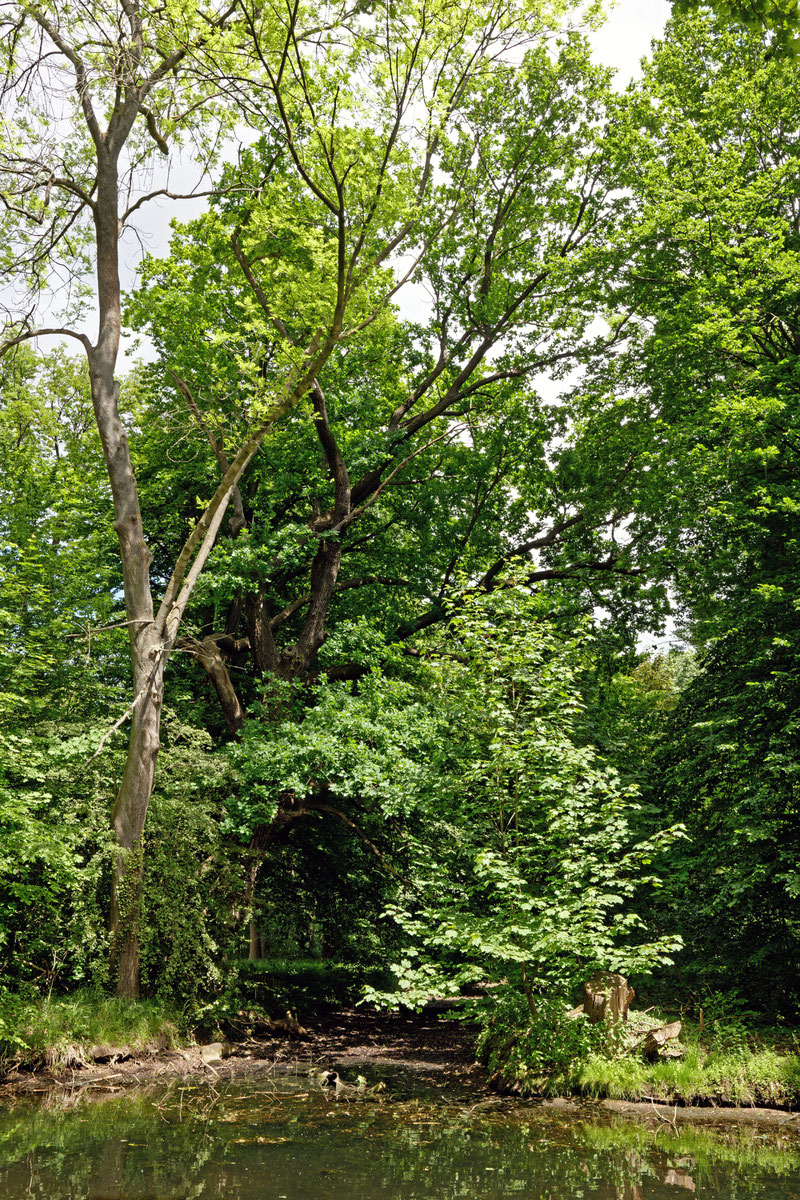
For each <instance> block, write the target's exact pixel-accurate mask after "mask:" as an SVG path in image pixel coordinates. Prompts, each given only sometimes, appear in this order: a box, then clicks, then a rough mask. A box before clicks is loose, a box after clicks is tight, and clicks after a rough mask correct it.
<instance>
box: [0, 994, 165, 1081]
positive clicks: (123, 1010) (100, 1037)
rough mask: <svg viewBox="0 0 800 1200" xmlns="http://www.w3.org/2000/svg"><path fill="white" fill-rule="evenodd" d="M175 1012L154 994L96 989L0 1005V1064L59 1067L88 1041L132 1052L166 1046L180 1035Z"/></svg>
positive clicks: (76, 1058)
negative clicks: (140, 996)
mask: <svg viewBox="0 0 800 1200" xmlns="http://www.w3.org/2000/svg"><path fill="white" fill-rule="evenodd" d="M182 1034H185V1030H184V1029H182V1028H181V1020H180V1017H179V1016H178V1015H177V1014H175V1013H173V1012H169V1011H167V1010H166V1009H165V1007H164V1006H163V1005H161V1004H159V1003H158V1002H157V1001H154V1000H141V1001H135V1002H134V1001H130V1000H122V999H119V998H118V997H115V996H103V995H102V994H98V993H97V992H95V991H91V990H86V991H79V992H74V993H73V994H72V995H69V996H58V997H46V998H37V999H32V1000H23V999H21V998H19V997H6V998H5V1000H4V1001H3V1003H2V1005H0V1064H1V1063H2V1062H5V1063H6V1064H8V1061H9V1060H11V1059H13V1060H14V1061H15V1062H17V1063H19V1064H22V1065H28V1066H37V1065H47V1066H49V1067H59V1066H64V1065H69V1064H70V1063H73V1064H74V1063H78V1062H81V1061H82V1060H83V1059H84V1058H86V1057H88V1055H89V1051H90V1049H91V1047H92V1046H97V1045H106V1046H112V1047H123V1046H124V1047H127V1048H128V1049H129V1050H130V1051H131V1052H132V1053H142V1052H143V1051H146V1050H149V1049H167V1048H168V1047H171V1046H175V1045H177V1044H178V1043H179V1041H180V1040H181V1035H182Z"/></svg>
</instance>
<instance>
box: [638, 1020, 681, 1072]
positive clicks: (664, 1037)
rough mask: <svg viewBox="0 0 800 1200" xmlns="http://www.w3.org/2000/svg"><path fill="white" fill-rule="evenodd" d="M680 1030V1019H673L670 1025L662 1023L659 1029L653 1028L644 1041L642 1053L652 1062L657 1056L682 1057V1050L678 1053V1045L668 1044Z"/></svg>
mask: <svg viewBox="0 0 800 1200" xmlns="http://www.w3.org/2000/svg"><path fill="white" fill-rule="evenodd" d="M680 1032H681V1023H680V1021H672V1022H671V1023H670V1024H669V1025H660V1026H659V1027H658V1029H651V1030H650V1032H649V1033H648V1035H647V1037H646V1038H645V1039H644V1041H643V1042H642V1054H643V1055H644V1057H645V1058H647V1059H649V1060H650V1061H651V1062H654V1061H655V1060H656V1059H657V1058H680V1057H681V1052H678V1053H676V1051H677V1049H678V1048H677V1046H668V1045H667V1043H668V1042H671V1041H674V1040H675V1038H677V1037H678V1036H679V1035H680Z"/></svg>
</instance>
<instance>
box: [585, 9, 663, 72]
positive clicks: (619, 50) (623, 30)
mask: <svg viewBox="0 0 800 1200" xmlns="http://www.w3.org/2000/svg"><path fill="white" fill-rule="evenodd" d="M671 7H672V6H671V4H669V3H668V0H617V3H616V5H615V6H614V8H613V10H612V12H611V14H610V16H609V18H608V20H607V21H606V23H605V25H603V27H602V28H601V29H599V30H598V31H597V33H595V34H593V35H592V39H591V40H592V42H593V43H594V46H595V50H596V57H597V60H598V62H602V63H606V64H607V65H608V66H610V67H615V68H616V69H617V71H618V73H619V74H618V79H617V84H618V85H619V86H620V87H624V86H625V84H626V83H628V82H629V80H631V79H632V78H633V77H634V76H635V75H639V74H640V70H639V63H640V62H641V60H642V58H643V57H644V56H645V55H646V54H647V53H648V52H649V50H650V42H651V41H652V39H653V38H654V37H659V36H660V35H661V33H662V32H663V29H664V26H665V24H666V22H667V19H668V18H669V15H670V10H671Z"/></svg>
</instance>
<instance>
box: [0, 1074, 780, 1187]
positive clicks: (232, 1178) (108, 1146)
mask: <svg viewBox="0 0 800 1200" xmlns="http://www.w3.org/2000/svg"><path fill="white" fill-rule="evenodd" d="M417 1091H418V1092H419V1089H417ZM97 1095H98V1093H97V1091H96V1090H85V1089H84V1090H81V1091H79V1092H76V1093H74V1094H73V1095H72V1096H67V1097H62V1098H61V1099H59V1100H57V1101H56V1100H55V1099H51V1100H50V1101H49V1103H48V1106H47V1107H38V1108H37V1107H33V1106H31V1105H30V1104H20V1105H18V1106H16V1107H15V1108H12V1109H6V1110H0V1197H2V1198H5V1197H20V1198H21V1197H48V1198H49V1200H62V1198H63V1200H83V1198H86V1200H184V1198H185V1200H189V1198H190V1197H225V1200H255V1198H256V1197H258V1198H259V1200H322V1198H328V1197H330V1198H332V1200H334V1198H341V1200H462V1198H464V1200H501V1198H505V1197H526V1198H527V1200H667V1198H672V1200H676V1198H677V1200H679V1198H681V1197H684V1198H688V1197H692V1196H696V1197H701V1198H703V1200H740V1198H743V1197H748V1198H750V1197H753V1198H755V1197H759V1198H764V1200H766V1198H769V1200H800V1138H797V1137H796V1136H792V1135H791V1134H781V1135H775V1134H769V1135H765V1134H764V1133H761V1132H758V1131H757V1130H753V1129H748V1128H745V1129H736V1130H733V1131H727V1132H725V1133H712V1132H708V1131H700V1130H697V1129H692V1130H691V1131H690V1132H681V1133H680V1134H677V1133H676V1132H675V1131H674V1130H673V1129H672V1128H671V1127H669V1126H667V1125H665V1124H662V1125H661V1126H660V1127H658V1128H656V1129H653V1128H648V1127H647V1126H645V1125H642V1124H639V1123H634V1122H630V1121H625V1120H623V1119H621V1118H617V1117H614V1116H611V1115H608V1116H606V1117H605V1118H604V1119H584V1117H582V1116H581V1117H576V1116H575V1114H574V1113H560V1112H558V1111H557V1110H556V1111H554V1110H553V1109H551V1108H542V1107H541V1106H536V1105H512V1106H508V1105H502V1106H497V1107H493V1106H488V1107H485V1106H478V1107H477V1108H476V1107H474V1098H473V1101H472V1102H467V1103H463V1102H458V1101H457V1100H456V1099H455V1098H454V1097H452V1096H447V1095H446V1094H442V1093H437V1092H435V1091H432V1090H430V1089H429V1090H428V1092H427V1093H424V1092H423V1093H422V1094H417V1095H416V1096H414V1095H411V1094H410V1091H409V1089H408V1088H407V1087H406V1088H404V1087H403V1086H402V1083H400V1084H398V1082H397V1080H395V1081H394V1082H393V1083H392V1085H391V1090H390V1092H389V1094H388V1098H382V1099H381V1100H380V1101H375V1102H368V1101H366V1100H358V1101H354V1102H353V1103H349V1104H348V1103H335V1102H334V1100H333V1099H332V1097H331V1096H330V1094H329V1093H323V1092H321V1091H319V1090H317V1089H315V1088H313V1087H310V1086H309V1083H308V1080H307V1079H305V1078H303V1077H299V1078H285V1077H278V1078H275V1077H273V1076H271V1075H269V1074H266V1073H262V1074H257V1075H252V1076H249V1077H246V1078H241V1077H240V1078H238V1079H237V1080H236V1081H235V1082H225V1081H223V1080H222V1079H221V1078H220V1079H217V1080H215V1081H214V1083H213V1084H207V1083H202V1084H198V1083H187V1082H186V1081H185V1080H184V1081H180V1082H175V1083H173V1084H171V1085H170V1086H168V1087H164V1086H158V1087H155V1086H152V1087H149V1088H144V1089H141V1090H139V1091H137V1092H131V1091H128V1092H126V1093H124V1094H121V1095H119V1096H115V1097H113V1098H111V1099H107V1098H106V1099H102V1100H98V1099H97V1098H96V1097H97ZM462 1101H463V1098H462Z"/></svg>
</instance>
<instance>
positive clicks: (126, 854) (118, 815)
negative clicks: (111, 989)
mask: <svg viewBox="0 0 800 1200" xmlns="http://www.w3.org/2000/svg"><path fill="white" fill-rule="evenodd" d="M157 675H158V678H157V679H156V680H154V684H153V690H152V693H151V694H150V696H149V697H148V698H147V700H145V701H144V702H143V703H142V704H141V705H140V710H139V711H138V712H137V713H134V717H133V720H132V722H131V733H130V739H129V742H128V760H127V762H126V764H125V774H124V776H123V779H122V786H121V787H120V789H119V792H118V794H117V799H116V802H115V804H114V808H113V811H112V814H111V827H112V829H113V831H114V837H115V840H116V843H117V846H116V851H115V862H114V873H113V876H112V890H111V939H112V941H111V965H112V971H114V972H116V974H117V995H118V996H126V997H127V998H128V999H131V1000H134V999H137V998H138V996H139V939H140V934H141V918H142V884H143V846H142V835H143V832H144V824H145V818H146V816H147V808H148V804H149V802H150V796H151V794H152V791H153V782H154V780H155V772H156V759H157V756H158V750H159V745H160V726H161V706H162V694H163V667H162V666H161V665H159V667H158V671H157Z"/></svg>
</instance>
